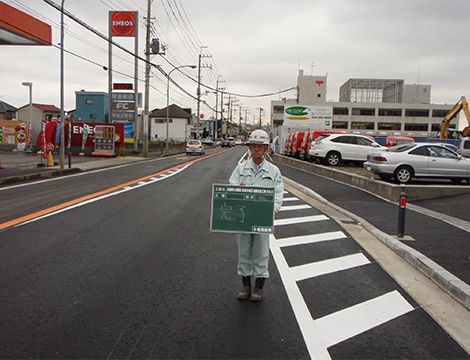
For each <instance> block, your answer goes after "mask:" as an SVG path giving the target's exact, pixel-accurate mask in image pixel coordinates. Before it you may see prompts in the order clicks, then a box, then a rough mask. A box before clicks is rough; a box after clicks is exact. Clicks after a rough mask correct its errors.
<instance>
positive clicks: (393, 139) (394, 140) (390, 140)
mask: <svg viewBox="0 0 470 360" xmlns="http://www.w3.org/2000/svg"><path fill="white" fill-rule="evenodd" d="M412 142H415V139H413V138H410V137H407V136H387V137H386V139H385V144H384V146H385V147H392V146H397V145H401V144H406V143H412Z"/></svg>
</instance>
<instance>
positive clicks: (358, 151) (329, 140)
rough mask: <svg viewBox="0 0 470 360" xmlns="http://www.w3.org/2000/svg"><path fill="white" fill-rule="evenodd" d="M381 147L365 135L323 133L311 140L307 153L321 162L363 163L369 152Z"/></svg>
mask: <svg viewBox="0 0 470 360" xmlns="http://www.w3.org/2000/svg"><path fill="white" fill-rule="evenodd" d="M381 147H382V146H380V145H379V144H378V143H376V142H375V141H374V140H372V139H370V138H369V137H367V136H362V135H353V134H325V135H322V136H320V137H319V138H317V139H316V140H315V141H313V142H312V146H311V148H310V150H309V152H308V153H309V155H310V157H311V158H312V159H318V160H319V161H320V162H321V163H322V164H325V165H331V166H336V165H338V164H339V163H340V162H357V163H363V162H365V161H366V160H367V154H368V153H369V152H371V151H374V150H376V149H377V148H381Z"/></svg>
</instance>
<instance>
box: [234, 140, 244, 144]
mask: <svg viewBox="0 0 470 360" xmlns="http://www.w3.org/2000/svg"><path fill="white" fill-rule="evenodd" d="M235 145H237V146H238V145H243V141H242V139H237V140H235Z"/></svg>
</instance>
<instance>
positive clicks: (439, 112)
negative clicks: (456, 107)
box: [432, 110, 450, 118]
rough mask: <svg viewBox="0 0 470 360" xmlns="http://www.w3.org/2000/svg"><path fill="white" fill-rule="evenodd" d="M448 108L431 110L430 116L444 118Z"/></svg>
mask: <svg viewBox="0 0 470 360" xmlns="http://www.w3.org/2000/svg"><path fill="white" fill-rule="evenodd" d="M449 111H450V110H433V111H432V117H438V118H445V117H446V115H447V114H448V113H449Z"/></svg>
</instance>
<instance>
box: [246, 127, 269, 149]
mask: <svg viewBox="0 0 470 360" xmlns="http://www.w3.org/2000/svg"><path fill="white" fill-rule="evenodd" d="M248 144H263V145H269V137H268V134H266V131H263V130H255V131H253V132H252V133H251V135H250V137H249V139H248Z"/></svg>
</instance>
